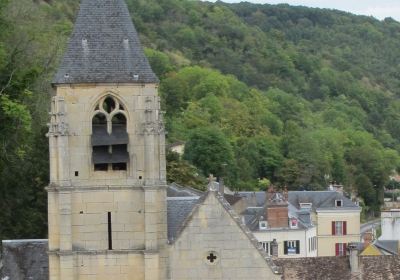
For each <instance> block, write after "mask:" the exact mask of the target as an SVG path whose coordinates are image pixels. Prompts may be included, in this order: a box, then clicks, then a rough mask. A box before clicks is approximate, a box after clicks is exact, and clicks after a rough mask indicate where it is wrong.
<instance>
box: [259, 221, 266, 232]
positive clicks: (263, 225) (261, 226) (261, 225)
mask: <svg viewBox="0 0 400 280" xmlns="http://www.w3.org/2000/svg"><path fill="white" fill-rule="evenodd" d="M259 228H260V230H267V229H268V222H267V221H260V222H259Z"/></svg>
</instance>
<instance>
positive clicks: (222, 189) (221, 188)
mask: <svg viewBox="0 0 400 280" xmlns="http://www.w3.org/2000/svg"><path fill="white" fill-rule="evenodd" d="M219 193H220V194H221V195H222V196H223V195H224V194H225V185H224V178H222V177H221V178H219Z"/></svg>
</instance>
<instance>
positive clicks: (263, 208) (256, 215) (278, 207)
mask: <svg viewBox="0 0 400 280" xmlns="http://www.w3.org/2000/svg"><path fill="white" fill-rule="evenodd" d="M239 195H241V196H242V197H243V199H244V200H246V202H247V204H248V205H250V206H249V207H247V209H246V210H245V211H243V212H242V213H241V215H242V219H243V222H244V223H245V224H246V225H247V226H248V227H249V229H250V230H251V231H252V232H253V235H254V236H255V237H256V238H257V240H258V241H259V242H260V244H261V245H262V247H263V248H264V250H265V251H266V253H268V254H269V255H275V256H277V257H279V258H306V257H316V256H317V251H318V250H317V227H316V226H315V225H314V224H313V222H312V219H311V213H310V210H309V209H300V210H299V209H297V208H296V207H294V206H293V205H291V204H290V203H288V199H287V193H286V194H285V193H277V192H274V191H273V190H270V191H269V192H268V193H267V195H265V193H263V194H261V193H259V192H257V193H255V192H240V193H239ZM274 246H275V248H276V249H275V250H276V251H275V252H274ZM276 246H277V247H276Z"/></svg>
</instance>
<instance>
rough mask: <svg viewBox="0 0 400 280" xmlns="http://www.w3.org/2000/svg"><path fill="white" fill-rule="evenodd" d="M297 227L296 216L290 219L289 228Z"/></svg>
mask: <svg viewBox="0 0 400 280" xmlns="http://www.w3.org/2000/svg"><path fill="white" fill-rule="evenodd" d="M298 227H299V221H298V220H297V219H296V218H291V219H290V228H292V229H296V228H298Z"/></svg>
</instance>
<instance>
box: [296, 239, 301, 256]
mask: <svg viewBox="0 0 400 280" xmlns="http://www.w3.org/2000/svg"><path fill="white" fill-rule="evenodd" d="M296 254H300V240H296Z"/></svg>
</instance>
